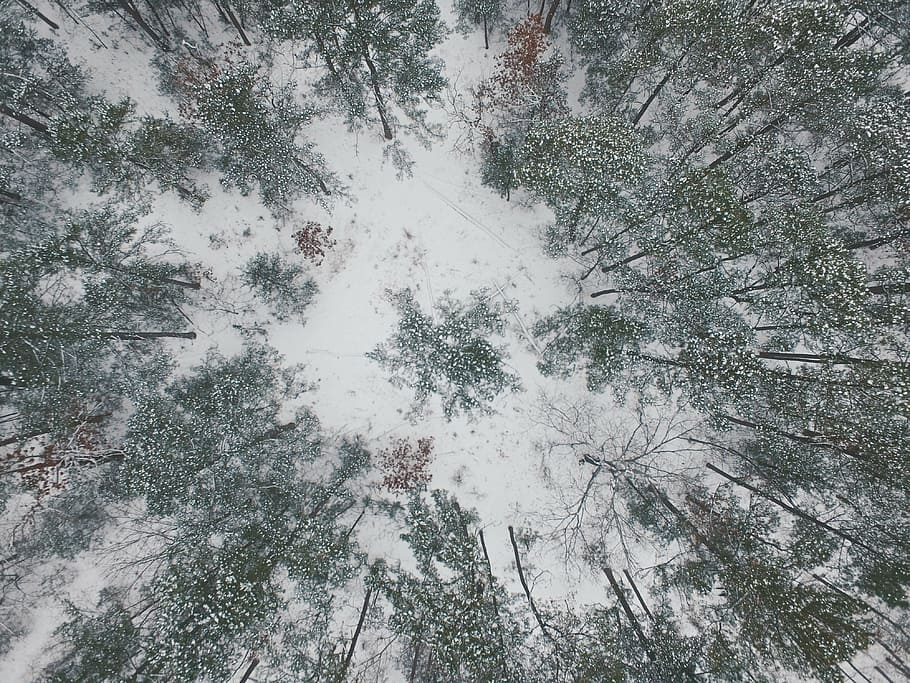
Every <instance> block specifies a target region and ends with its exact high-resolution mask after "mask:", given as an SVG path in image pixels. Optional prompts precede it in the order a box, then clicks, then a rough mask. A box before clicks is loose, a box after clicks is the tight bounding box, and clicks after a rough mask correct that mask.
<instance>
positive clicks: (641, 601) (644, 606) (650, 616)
mask: <svg viewBox="0 0 910 683" xmlns="http://www.w3.org/2000/svg"><path fill="white" fill-rule="evenodd" d="M622 573H623V574H625V575H626V579H628V581H629V584H630V585H631V586H632V590H633V591H634V592H635V597H636V598H638V602H639V604H640V605H641V607H642V609H643V610H644V611H645V614H647V615H648V619H650V620H651V621H652V622H653V621H654V615H653V614H651V610H649V609H648V603H646V602H645V599H644V598H643V597H642V596H641V593H639V592H638V586H636V585H635V581H634V580H633V579H632V575H631V574H630V573H629V570H628V569H623V570H622Z"/></svg>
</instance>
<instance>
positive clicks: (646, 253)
mask: <svg viewBox="0 0 910 683" xmlns="http://www.w3.org/2000/svg"><path fill="white" fill-rule="evenodd" d="M650 255H651V252H650V251H640V252H638V253H637V254H632V255H631V256H627V257H626V258H624V259H623V260H622V261H617V262H616V263H613V264H610V265H609V266H604V267H603V268H601V269H600V270H601V272H603V273H609V272H610V271H613V270H616V269H617V268H619V267H620V266H625V265H627V264H629V263H632V262H633V261H637V260H638V259H643V258H645V257H646V256H650Z"/></svg>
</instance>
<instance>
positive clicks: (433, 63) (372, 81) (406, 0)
mask: <svg viewBox="0 0 910 683" xmlns="http://www.w3.org/2000/svg"><path fill="white" fill-rule="evenodd" d="M263 5H264V10H265V11H264V14H263V29H264V30H265V31H266V33H267V34H268V35H270V36H272V37H273V38H280V39H292V40H304V41H306V42H305V47H304V51H305V54H307V55H308V56H312V57H315V58H316V60H317V61H318V62H319V64H320V66H321V67H323V68H325V74H324V76H323V77H322V78H321V79H320V80H319V82H318V83H317V87H318V89H319V90H320V91H321V92H322V93H323V94H325V95H326V96H327V97H330V98H331V99H333V100H334V101H335V102H337V104H338V107H339V109H340V110H341V111H342V112H344V114H345V116H346V117H347V118H348V121H349V122H350V123H351V125H360V124H362V123H363V122H369V121H375V120H376V119H377V118H378V120H379V123H380V124H381V126H382V129H383V135H384V136H385V138H386V139H389V140H391V139H392V138H393V137H394V130H393V128H394V127H395V123H396V121H397V117H396V115H395V111H396V110H400V111H401V112H402V113H404V114H405V116H407V117H408V118H409V119H411V120H412V121H414V122H415V123H416V124H418V126H423V125H424V118H425V115H426V108H425V107H426V105H427V104H428V103H430V102H433V101H435V100H436V99H437V98H438V96H439V93H440V92H441V90H442V88H443V86H444V85H445V79H444V78H443V76H442V73H441V64H440V62H439V61H438V60H436V59H435V58H432V57H430V56H429V54H428V53H429V51H430V50H431V49H432V48H433V47H434V46H435V45H436V44H437V43H438V42H439V41H440V40H441V39H442V37H443V35H444V31H445V29H444V26H443V24H442V22H441V21H440V19H439V8H438V7H437V5H436V3H435V2H433V1H432V0H389V1H387V2H383V3H376V2H372V1H370V0H330V1H329V2H319V3H305V4H301V5H287V4H284V3H276V2H271V1H269V2H266V3H263Z"/></svg>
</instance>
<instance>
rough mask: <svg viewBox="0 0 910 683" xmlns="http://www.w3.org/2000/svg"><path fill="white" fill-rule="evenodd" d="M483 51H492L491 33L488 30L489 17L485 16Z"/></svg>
mask: <svg viewBox="0 0 910 683" xmlns="http://www.w3.org/2000/svg"><path fill="white" fill-rule="evenodd" d="M483 49H484V50H489V49H490V33H489V31H488V30H487V15H486V14H484V15H483Z"/></svg>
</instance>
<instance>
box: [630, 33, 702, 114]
mask: <svg viewBox="0 0 910 683" xmlns="http://www.w3.org/2000/svg"><path fill="white" fill-rule="evenodd" d="M694 44H695V41H692V42H691V43H689V44H688V45H686V47H685V49H684V50H683V53H682V54H681V55H680V56H679V58H678V59H677V60H676V63H675V64H674V65H673V67H672V68H670V69H668V70H667V73H666V75H664V77H663V79H662V80H661V81H660V83H658V84H657V87H656V88H654V90H653V91H652V92H651V95H650V96H649V97H648V99H646V100H645V101H644V103H643V104H642V105H641V107H639V109H638V113H637V114H635V117H634V118H633V119H632V125H633V126H637V125H638V122H639V121H641V117H642V116H644V115H645V112H646V111H648V108H649V107H650V106H651V104H652V103H653V102H654V100H655V99H657V96H658V95H660V92H661V90H663V89H664V86H665V85H666V84H667V83H669V81H670V79H671V78H673V75H674V74H675V73H676V72H677V71H679V67H680V66H682V63H683V60H684V59H685V58H686V54H688V52H689V50H690V49H691V47H692V45H694Z"/></svg>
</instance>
